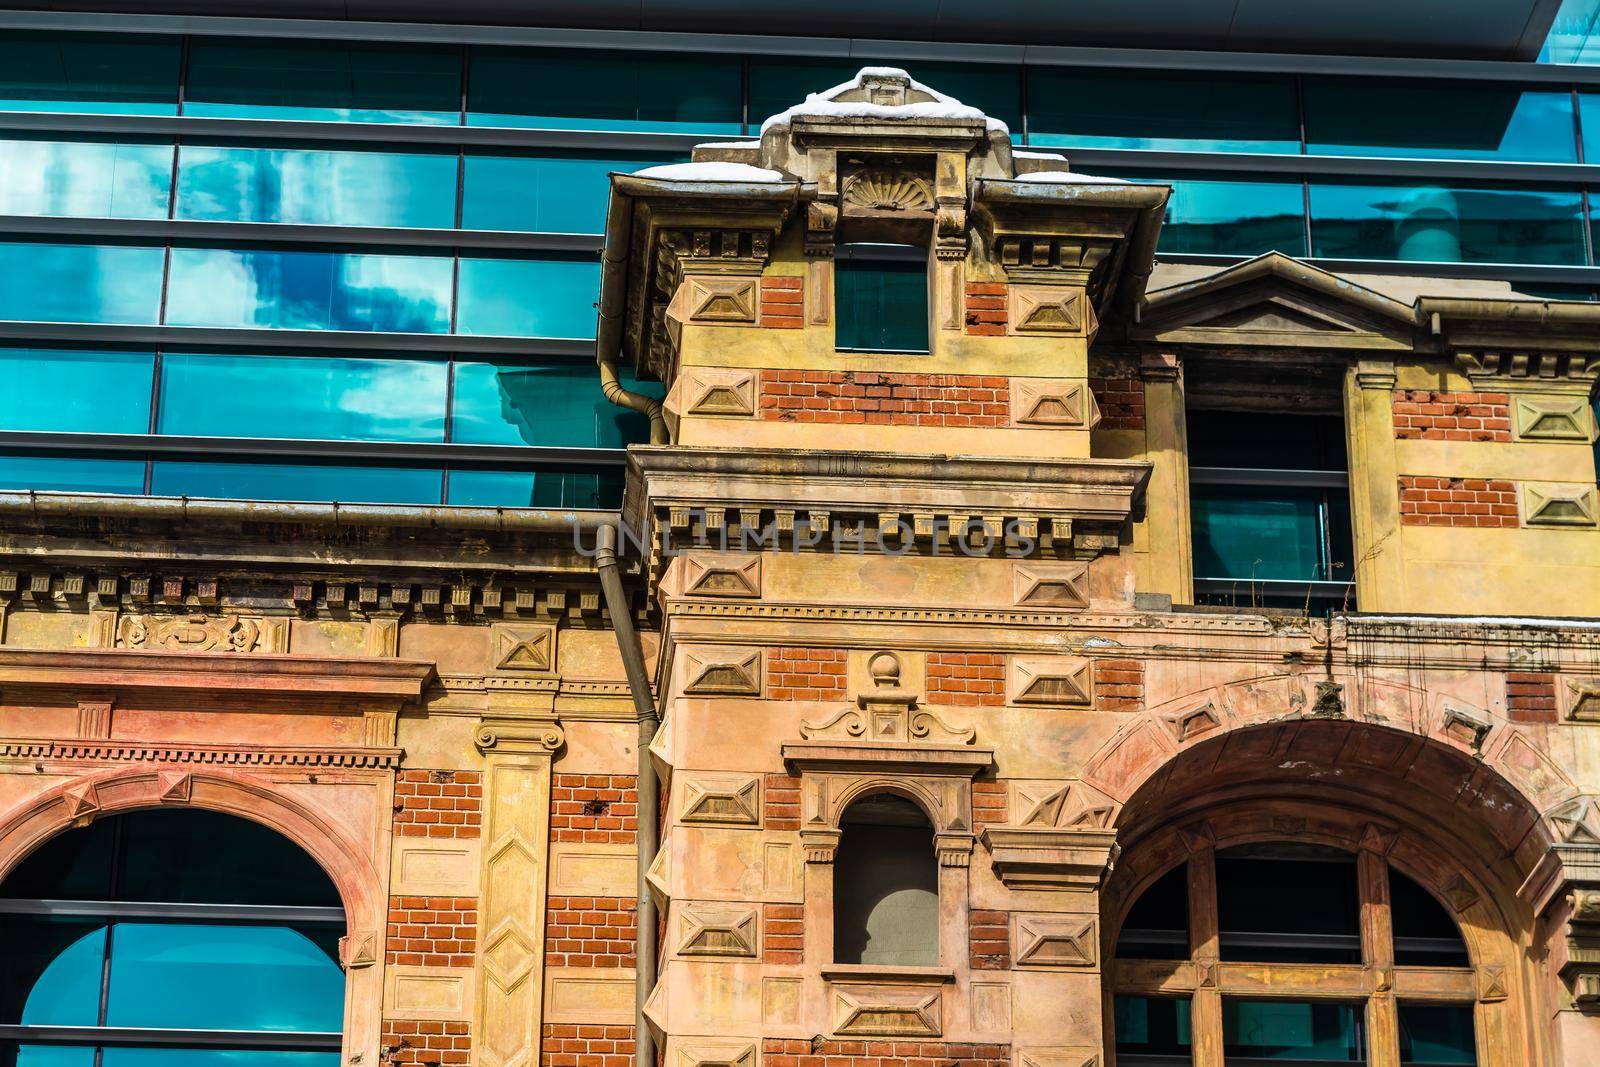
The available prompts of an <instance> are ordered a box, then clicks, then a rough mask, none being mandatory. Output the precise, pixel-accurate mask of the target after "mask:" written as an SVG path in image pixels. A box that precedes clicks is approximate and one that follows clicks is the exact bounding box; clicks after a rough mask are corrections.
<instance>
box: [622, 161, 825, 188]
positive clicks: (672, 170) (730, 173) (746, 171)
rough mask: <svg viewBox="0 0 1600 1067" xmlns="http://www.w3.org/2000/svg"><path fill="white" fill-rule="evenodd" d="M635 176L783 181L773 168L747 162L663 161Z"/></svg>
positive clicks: (731, 180)
mask: <svg viewBox="0 0 1600 1067" xmlns="http://www.w3.org/2000/svg"><path fill="white" fill-rule="evenodd" d="M633 176H634V177H635V178H657V179H660V180H662V181H671V182H746V183H749V182H785V181H792V180H793V179H790V178H785V177H784V176H783V175H782V174H780V173H779V172H778V171H775V170H767V169H766V168H765V167H752V166H751V165H750V164H748V163H722V162H708V163H665V164H663V165H661V166H659V167H646V168H645V169H644V170H641V171H635V172H634V174H633Z"/></svg>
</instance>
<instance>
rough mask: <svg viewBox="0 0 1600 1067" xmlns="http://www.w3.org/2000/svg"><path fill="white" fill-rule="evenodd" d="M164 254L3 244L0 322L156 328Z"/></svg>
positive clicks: (115, 247)
mask: <svg viewBox="0 0 1600 1067" xmlns="http://www.w3.org/2000/svg"><path fill="white" fill-rule="evenodd" d="M164 256H165V253H164V251H163V250H162V249H159V248H141V247H138V246H136V245H54V244H25V243H22V242H6V243H0V278H4V279H5V281H6V284H5V285H0V319H17V320H22V321H36V322H108V323H117V322H121V323H143V324H150V323H154V322H155V321H156V319H157V316H158V315H159V314H160V311H161V262H162V259H163V258H164Z"/></svg>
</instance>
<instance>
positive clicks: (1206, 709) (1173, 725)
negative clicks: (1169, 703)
mask: <svg viewBox="0 0 1600 1067" xmlns="http://www.w3.org/2000/svg"><path fill="white" fill-rule="evenodd" d="M1162 721H1163V722H1165V723H1166V724H1167V730H1168V731H1169V732H1170V733H1171V734H1172V738H1173V740H1175V741H1177V742H1178V743H1179V744H1180V745H1181V744H1183V743H1184V742H1187V741H1194V740H1197V739H1198V738H1201V737H1204V736H1206V735H1207V734H1209V733H1211V732H1212V731H1214V730H1220V729H1221V728H1222V716H1221V715H1220V714H1219V713H1218V712H1217V709H1216V706H1215V705H1213V704H1212V703H1211V701H1209V700H1208V701H1206V702H1205V703H1203V704H1197V705H1195V706H1194V707H1192V708H1184V709H1183V710H1182V711H1175V712H1170V713H1168V714H1167V715H1164V716H1162Z"/></svg>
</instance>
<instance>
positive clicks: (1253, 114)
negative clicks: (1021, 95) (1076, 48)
mask: <svg viewBox="0 0 1600 1067" xmlns="http://www.w3.org/2000/svg"><path fill="white" fill-rule="evenodd" d="M1027 77H1028V143H1029V144H1033V145H1077V146H1079V147H1084V148H1153V149H1165V150H1169V151H1170V150H1179V151H1193V152H1298V151H1299V150H1300V119H1299V114H1298V109H1297V107H1296V103H1295V90H1294V79H1293V78H1290V77H1287V76H1282V75H1262V76H1252V75H1246V74H1217V73H1211V72H1207V73H1203V74H1185V73H1167V72H1159V71H1148V70H1141V71H1113V70H1071V69H1065V68H1050V67H1029V68H1028V69H1027Z"/></svg>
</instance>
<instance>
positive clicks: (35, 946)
mask: <svg viewBox="0 0 1600 1067" xmlns="http://www.w3.org/2000/svg"><path fill="white" fill-rule="evenodd" d="M0 937H3V938H4V944H5V946H6V950H5V959H6V965H5V967H4V968H0V1022H3V1023H7V1024H17V1023H21V1024H24V1025H29V1026H93V1025H94V1024H95V1021H96V1019H97V1018H98V1016H99V1011H100V971H101V966H102V963H103V961H104V959H105V944H106V928H105V927H104V926H103V925H101V924H99V923H94V922H61V921H53V920H49V919H25V918H20V917H13V916H7V917H6V918H5V919H4V920H0Z"/></svg>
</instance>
